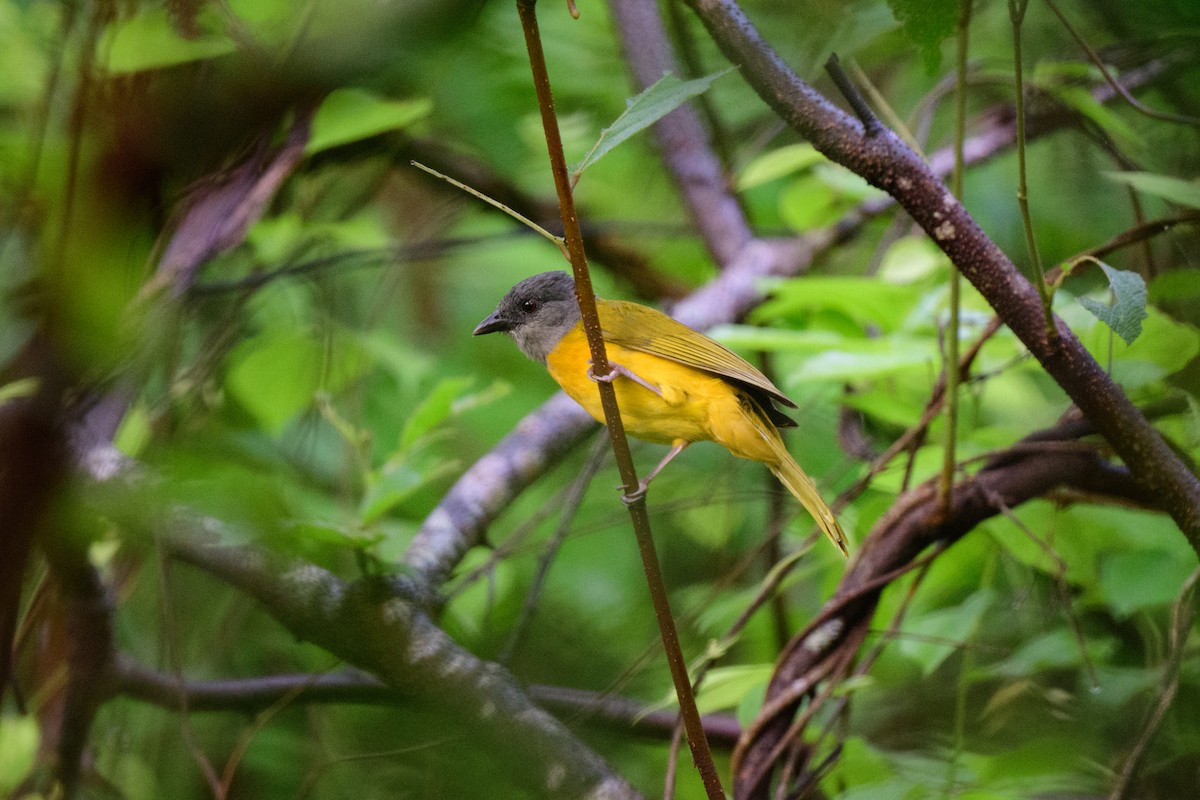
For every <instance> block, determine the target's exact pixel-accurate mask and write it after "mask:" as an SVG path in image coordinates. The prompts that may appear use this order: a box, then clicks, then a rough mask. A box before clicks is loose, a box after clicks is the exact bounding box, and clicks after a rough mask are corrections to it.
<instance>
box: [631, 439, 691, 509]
mask: <svg viewBox="0 0 1200 800" xmlns="http://www.w3.org/2000/svg"><path fill="white" fill-rule="evenodd" d="M689 444H691V442H689V441H686V440H685V439H676V440H675V441H674V442H673V443H672V444H671V449H670V450H668V451H667V454H666V455H665V456H663V460H662V461H660V462H658V466H657V467H655V468H654V469H652V470H650V474H649V475H647V476H646V477H644V478H642V479H641V480H640V481H639V482H638V488H637V489H635V490H634V491H633V492H632V493H627V494H623V495H621V502H622V503H624V504H625V505H627V506H628V505H632V504H633V503H636V502H637V501H638V500H641V499H642V498H643V497H645V496H646V489H648V488H650V481H652V480H654V476H655V475H657V474H658V473H659V472H661V471H662V468H663V467H665V466H666V465H667V464H668V463H669V462H670V461H671V459H673V458H674V457H675V456H677V455H679V454H680V453H682V452H683V451H684V449H685V448H687V446H688V445H689Z"/></svg>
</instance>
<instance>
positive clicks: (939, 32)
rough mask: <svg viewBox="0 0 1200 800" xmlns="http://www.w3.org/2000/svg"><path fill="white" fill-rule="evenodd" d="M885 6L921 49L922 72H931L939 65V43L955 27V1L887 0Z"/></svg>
mask: <svg viewBox="0 0 1200 800" xmlns="http://www.w3.org/2000/svg"><path fill="white" fill-rule="evenodd" d="M888 7H889V8H891V9H892V14H893V16H895V17H896V20H897V21H898V22H899V23H900V24H901V25H902V26H903V27H904V33H905V35H906V36H908V38H909V39H911V40H912V41H913V43H914V44H916V45H917V47H918V48H919V49H920V50H921V58H922V60H923V61H924V62H925V70H926V71H927V72H929V73H930V74H932V73H933V72H935V71H936V70H937V68H938V67H939V66H941V63H942V49H941V44H942V42H943V41H944V40H946V39H947V38H949V37H950V36H951V35H952V34H953V33H954V29H955V28H956V27H957V26H958V15H959V0H888Z"/></svg>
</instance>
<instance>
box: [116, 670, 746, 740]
mask: <svg viewBox="0 0 1200 800" xmlns="http://www.w3.org/2000/svg"><path fill="white" fill-rule="evenodd" d="M113 691H114V692H116V693H118V694H121V695H123V696H125V697H131V698H133V699H136V700H141V701H143V702H146V703H151V704H153V705H157V706H161V707H163V708H167V709H172V710H174V709H177V708H179V706H180V701H181V695H186V699H187V706H188V708H189V709H191V710H192V711H240V712H255V711H261V710H262V709H265V708H269V707H270V706H272V705H274V704H275V703H277V702H279V701H280V700H281V699H283V698H285V697H287V696H289V695H292V696H294V698H295V702H297V703H363V704H368V705H380V706H385V705H403V704H405V703H410V702H412V697H411V696H409V695H408V694H406V693H403V692H399V691H397V690H396V689H393V688H392V687H390V686H388V685H387V684H385V683H383V682H382V681H380V680H379V679H378V678H376V677H374V676H373V675H370V674H368V673H366V672H359V671H358V670H342V671H339V672H331V673H326V674H323V675H313V674H307V673H299V674H293V675H265V676H261V677H257V678H236V679H229V680H211V681H187V682H185V683H182V684H181V683H180V682H179V680H178V678H177V677H176V676H174V675H168V674H166V673H162V672H157V671H155V670H151V669H147V668H146V667H144V666H142V665H140V664H137V663H136V662H134V661H133V660H132V659H130V658H128V657H125V658H121V659H118V662H117V668H116V682H115V685H114V686H113ZM527 691H528V694H529V697H530V698H531V699H532V700H533V701H534V702H536V703H537V704H538V705H540V706H543V707H545V708H547V709H549V710H550V711H553V712H554V713H556V714H558V715H559V716H561V717H570V718H571V721H572V724H578V723H580V722H597V723H600V724H602V725H604V726H606V727H609V728H612V729H613V730H616V731H626V732H628V731H634V732H636V733H642V734H645V735H647V736H650V737H653V738H655V739H668V738H670V736H671V732H672V730H673V729H674V727H675V720H676V714H675V712H674V711H671V710H663V709H659V710H654V709H652V708H651V707H649V706H646V705H645V704H643V703H641V702H638V701H637V700H632V699H629V698H626V697H619V696H615V695H611V694H601V693H598V692H589V691H586V690H584V689H568V688H564V687H561V686H539V685H532V686H529V687H527ZM703 720H704V729H705V731H706V732H707V734H708V739H709V741H710V742H712V743H713V744H714V745H718V746H720V747H724V748H726V749H730V748H732V747H733V746H734V744H736V743H737V739H738V736H740V735H741V726H739V725H738V723H737V720H736V719H734V718H733V717H730V716H727V715H724V714H708V715H706V716H704V717H703Z"/></svg>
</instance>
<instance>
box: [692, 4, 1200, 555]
mask: <svg viewBox="0 0 1200 800" xmlns="http://www.w3.org/2000/svg"><path fill="white" fill-rule="evenodd" d="M688 2H689V5H691V6H692V8H693V9H695V11H696V13H697V14H698V15H699V16H700V19H701V20H702V21H703V22H704V25H705V27H706V28H707V29H708V31H709V33H710V35H711V36H712V37H713V39H714V40H715V41H716V43H717V45H718V46H719V47H720V48H721V50H722V52H724V53H725V56H726V57H727V58H728V59H729V60H730V61H731V62H732V63H734V64H737V65H738V67H739V70H740V72H741V74H742V77H743V78H744V79H745V80H746V81H747V82H748V83H749V84H750V85H751V87H753V88H754V90H755V91H756V92H757V93H758V95H759V96H760V98H762V100H763V101H764V102H766V103H767V104H768V105H769V106H770V107H771V108H772V109H774V110H775V112H776V113H777V114H779V116H780V117H781V118H782V119H783V120H784V121H785V122H787V123H788V124H789V125H790V126H791V127H792V128H793V129H794V130H796V131H797V132H798V133H800V134H801V135H802V136H804V137H805V138H806V139H808V140H809V141H810V142H811V143H812V144H813V146H814V147H816V148H817V149H818V150H819V151H821V152H822V153H823V154H824V155H825V156H827V157H828V158H829V159H830V160H832V161H835V162H837V163H839V164H841V165H842V166H845V167H847V168H848V169H850V170H852V171H854V172H855V173H857V174H858V175H860V176H862V177H863V178H865V179H866V180H867V181H869V182H870V183H872V184H873V185H875V186H878V187H879V188H881V189H883V190H884V191H886V192H887V193H888V194H890V195H891V196H892V197H894V198H895V199H896V201H897V202H898V203H899V204H900V205H901V206H902V207H903V208H904V210H905V211H907V212H908V213H909V215H910V216H911V217H912V218H913V220H914V221H915V222H916V223H917V224H918V225H920V226H921V227H922V228H923V229H924V230H925V232H926V233H927V234H928V235H929V236H930V238H931V239H932V240H933V241H934V242H935V243H936V244H937V245H938V246H939V247H940V248H941V249H942V250H943V251H944V252H945V253H946V255H947V256H949V257H950V259H951V260H952V261H953V262H954V263H955V265H956V266H957V267H958V268H959V270H960V271H961V272H962V274H963V275H964V276H965V277H966V278H967V279H968V280H969V281H971V283H972V284H973V285H974V286H975V288H976V289H978V290H979V293H980V294H981V295H983V297H984V298H985V299H986V300H987V301H988V302H989V303H990V304H991V306H992V308H994V309H995V311H996V313H997V314H998V315H999V316H1000V318H1001V319H1002V320H1004V323H1005V324H1006V325H1007V326H1008V327H1009V328H1010V329H1011V330H1012V331H1013V333H1015V334H1016V335H1017V337H1018V338H1019V339H1020V340H1021V342H1022V343H1023V344H1024V345H1025V346H1026V347H1027V348H1028V349H1029V351H1030V352H1031V353H1032V354H1033V355H1034V357H1035V358H1037V359H1038V361H1039V362H1041V364H1042V366H1043V367H1044V368H1045V370H1046V371H1047V372H1048V373H1049V374H1050V375H1051V377H1053V378H1054V379H1055V381H1056V382H1057V383H1058V384H1059V386H1061V387H1062V388H1063V390H1064V391H1066V393H1067V394H1068V395H1069V396H1070V397H1071V399H1072V400H1073V401H1074V402H1075V404H1076V405H1077V406H1078V407H1079V408H1080V409H1081V410H1082V411H1083V413H1084V414H1086V415H1087V416H1088V418H1089V419H1091V420H1092V422H1093V423H1094V424H1095V425H1096V428H1097V430H1099V431H1100V432H1101V434H1102V435H1103V436H1104V437H1105V438H1106V439H1107V440H1108V441H1109V442H1110V443H1111V444H1112V446H1113V448H1114V449H1115V450H1116V451H1117V452H1118V453H1119V454H1120V455H1121V457H1122V458H1123V459H1124V460H1125V462H1126V463H1127V464H1128V465H1129V467H1130V472H1131V474H1132V476H1133V478H1134V479H1135V480H1138V481H1141V482H1143V483H1144V485H1145V487H1146V488H1147V489H1148V490H1149V491H1152V492H1153V493H1154V494H1155V495H1156V496H1157V497H1160V498H1161V500H1162V507H1163V508H1164V509H1165V510H1166V511H1167V512H1168V513H1170V515H1171V517H1172V518H1173V519H1174V520H1175V522H1176V523H1177V524H1178V525H1179V527H1180V530H1182V531H1183V533H1184V534H1185V535H1186V536H1187V538H1188V541H1189V542H1190V543H1191V544H1192V547H1193V548H1194V549H1196V550H1197V552H1200V480H1197V478H1196V476H1195V475H1194V474H1192V473H1191V472H1190V471H1189V470H1188V469H1187V467H1186V466H1185V465H1184V464H1183V462H1182V461H1180V459H1179V458H1178V457H1177V456H1176V455H1175V453H1174V452H1173V451H1172V450H1171V448H1170V447H1168V446H1167V444H1166V442H1165V441H1163V438H1162V437H1161V436H1159V434H1158V433H1157V431H1155V430H1154V428H1153V427H1152V426H1151V425H1150V424H1149V423H1148V422H1147V421H1146V419H1145V418H1144V417H1143V416H1142V415H1141V414H1140V413H1139V412H1138V410H1137V408H1135V407H1134V405H1133V403H1131V402H1130V401H1129V398H1128V397H1126V395H1125V393H1124V392H1123V391H1121V388H1120V387H1119V386H1117V384H1116V383H1115V382H1114V381H1113V380H1112V378H1110V377H1109V376H1108V374H1107V373H1105V372H1104V370H1103V369H1102V368H1101V367H1100V365H1099V364H1097V363H1096V360H1095V359H1094V358H1092V356H1091V355H1090V354H1089V353H1088V352H1087V350H1086V349H1085V348H1084V347H1083V345H1082V344H1081V343H1080V341H1079V339H1078V338H1076V336H1075V335H1074V333H1072V332H1071V330H1070V328H1068V327H1067V326H1066V324H1064V323H1063V322H1062V321H1061V320H1056V322H1055V328H1054V329H1053V330H1049V331H1048V330H1047V327H1046V320H1045V316H1044V313H1043V308H1042V303H1041V299H1040V298H1039V296H1038V292H1037V290H1036V289H1035V288H1034V287H1033V286H1032V285H1031V284H1030V283H1029V281H1028V280H1026V279H1025V277H1024V276H1023V275H1021V273H1020V272H1019V271H1018V270H1017V268H1016V266H1014V264H1013V263H1012V261H1010V260H1009V259H1008V257H1007V256H1006V255H1005V254H1004V253H1003V252H1002V251H1001V250H1000V248H999V247H997V246H996V244H995V243H994V242H993V241H992V240H991V239H990V238H988V236H987V234H986V233H984V232H983V230H982V229H981V228H980V227H979V225H978V224H977V223H976V222H975V220H974V219H972V217H971V216H970V214H968V213H967V211H966V209H965V208H963V206H962V205H961V204H960V203H959V202H958V200H957V199H955V197H954V196H953V195H952V194H951V193H950V192H949V191H948V190H947V189H946V186H945V185H944V184H943V183H942V181H941V180H940V179H939V178H938V176H937V175H936V174H935V173H934V172H933V170H932V169H930V167H929V165H928V164H926V163H925V162H924V161H923V160H922V159H921V158H920V156H918V155H917V154H916V153H914V152H913V151H912V150H911V149H910V148H909V147H908V146H907V145H906V144H905V143H904V142H903V141H902V140H901V139H900V137H898V136H896V135H895V134H894V133H892V132H890V131H882V132H880V133H879V134H878V135H875V136H866V135H864V132H863V130H862V125H861V124H860V123H859V122H858V121H857V120H856V119H854V118H853V117H852V116H850V115H848V114H846V113H845V112H843V111H842V110H841V109H839V108H837V107H836V106H834V105H833V104H832V103H830V102H829V101H828V100H827V99H826V98H825V97H823V96H822V95H821V94H820V93H819V92H817V91H816V90H815V89H814V88H813V87H812V86H810V85H809V84H807V83H806V82H805V81H803V80H801V78H800V77H799V76H798V75H796V73H795V72H793V71H792V70H791V68H790V67H788V65H787V64H786V63H785V62H784V61H783V59H782V58H781V57H780V56H779V54H778V53H776V52H775V50H774V49H772V48H771V46H770V45H769V44H768V43H767V42H766V41H765V40H764V39H763V38H762V36H761V35H760V34H759V32H758V31H757V30H756V29H755V27H754V25H753V24H752V23H751V22H750V20H749V19H748V18H747V17H746V16H745V14H744V13H743V12H742V10H741V8H740V7H739V6H738V4H737V3H736V2H734V0H688Z"/></svg>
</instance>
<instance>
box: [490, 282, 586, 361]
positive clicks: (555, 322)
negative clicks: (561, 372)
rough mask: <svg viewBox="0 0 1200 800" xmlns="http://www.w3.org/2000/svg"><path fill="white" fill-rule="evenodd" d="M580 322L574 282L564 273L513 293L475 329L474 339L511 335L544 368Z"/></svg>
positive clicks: (521, 286)
mask: <svg viewBox="0 0 1200 800" xmlns="http://www.w3.org/2000/svg"><path fill="white" fill-rule="evenodd" d="M578 322H579V306H578V305H577V304H576V303H575V281H573V280H572V279H571V276H570V275H568V274H567V273H565V272H543V273H541V274H539V275H534V276H533V277H532V278H526V279H525V280H523V281H521V282H520V283H518V284H517V285H516V286H514V287H513V288H512V289H510V290H509V292H508V294H506V295H504V299H503V300H501V301H500V305H498V306H496V310H495V311H493V312H492V313H491V314H490V315H488V317H487V319H485V320H484V321H483V322H481V323H479V324H478V325H476V326H475V335H476V336H480V335H482V334H485V333H495V332H496V331H502V332H503V333H507V334H510V335H511V336H512V337H513V339H514V340H515V341H516V343H517V347H519V348H521V352H522V353H524V354H525V355H527V356H529V357H530V358H532V359H533V360H534V361H539V362H541V363H543V364H545V363H546V356H547V355H548V354H549V353H550V351H551V350H553V349H554V346H555V345H556V344H558V341H559V340H560V339H562V337H563V336H564V335H566V333H567V332H568V331H569V330H571V329H572V328H574V327H575V325H576V323H578Z"/></svg>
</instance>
